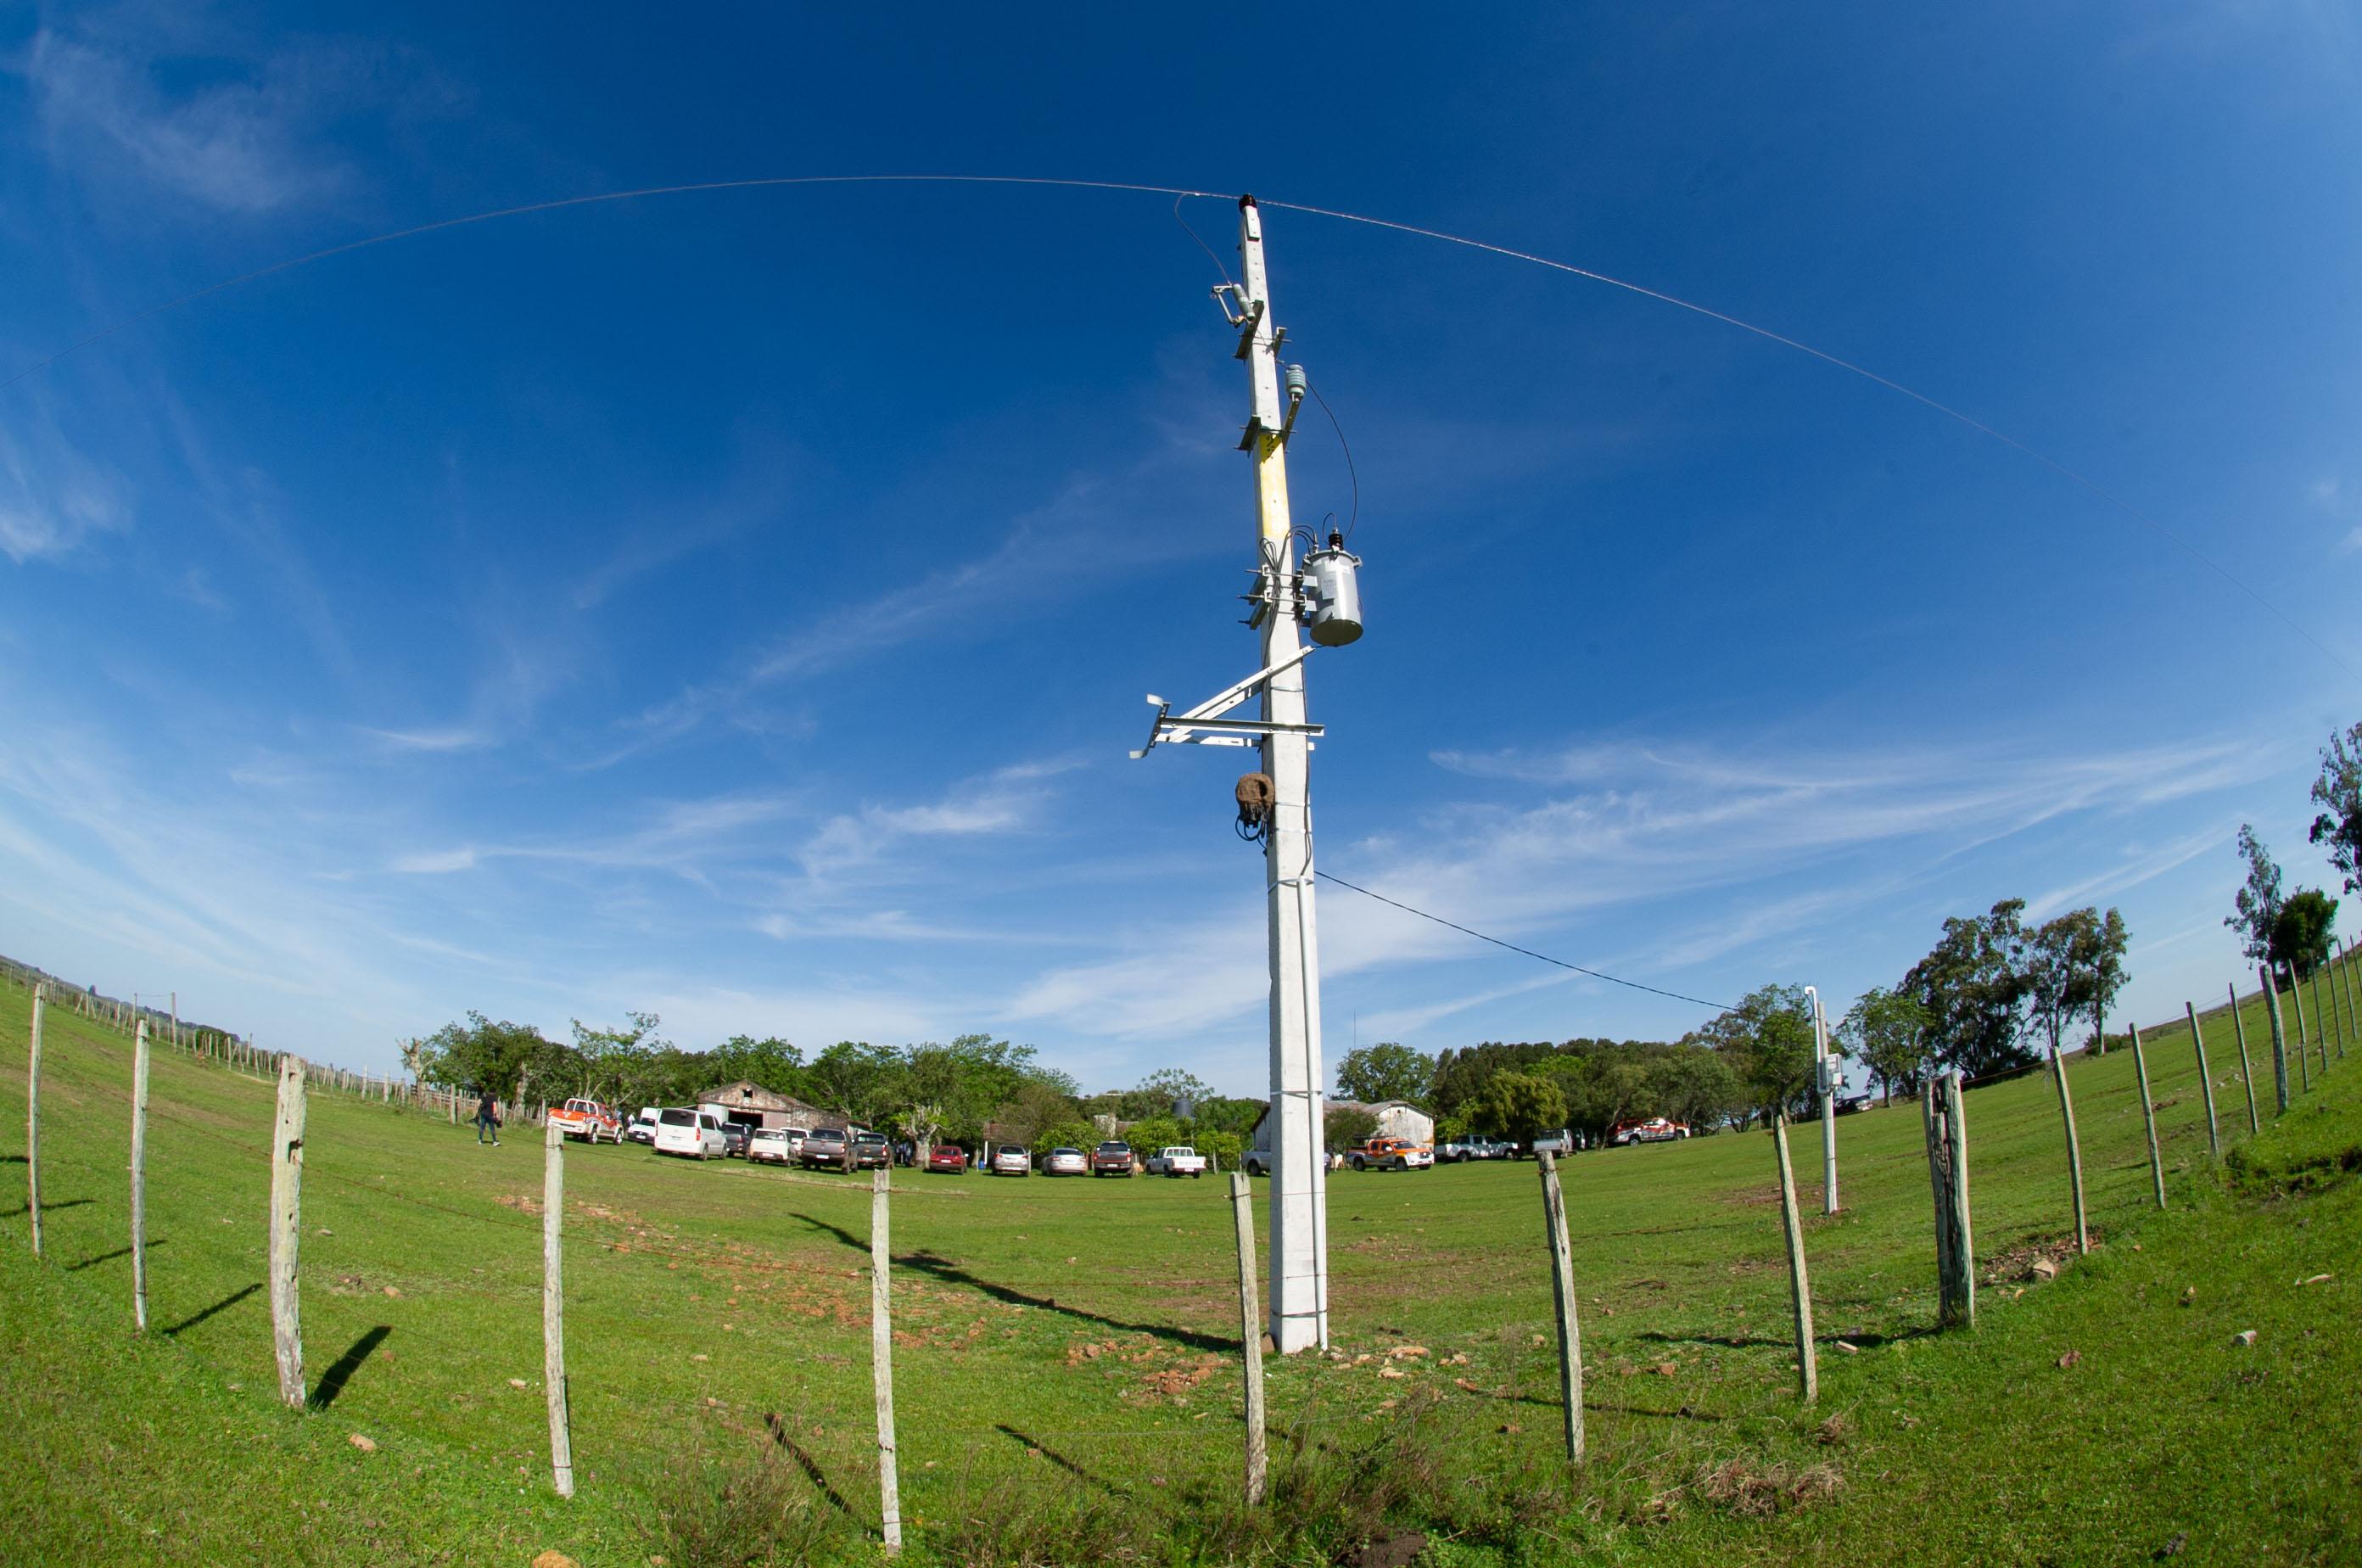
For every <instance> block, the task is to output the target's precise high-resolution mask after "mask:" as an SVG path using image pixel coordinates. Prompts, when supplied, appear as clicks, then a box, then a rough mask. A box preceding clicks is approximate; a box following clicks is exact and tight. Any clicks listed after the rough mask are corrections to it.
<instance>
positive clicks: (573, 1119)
mask: <svg viewBox="0 0 2362 1568" xmlns="http://www.w3.org/2000/svg"><path fill="white" fill-rule="evenodd" d="M549 1124H550V1125H551V1126H553V1127H555V1128H557V1130H558V1131H559V1132H562V1133H564V1134H565V1135H566V1136H567V1137H568V1138H581V1139H585V1140H587V1141H588V1142H590V1143H598V1142H599V1140H600V1139H602V1138H604V1139H605V1140H607V1142H609V1143H622V1142H623V1141H624V1123H623V1121H621V1120H620V1119H619V1118H618V1117H617V1116H616V1115H615V1113H614V1112H613V1111H612V1110H608V1109H607V1108H606V1107H605V1106H603V1105H602V1104H600V1103H599V1102H598V1101H597V1100H595V1099H569V1100H568V1101H567V1102H566V1109H565V1110H553V1111H551V1112H550V1113H549Z"/></svg>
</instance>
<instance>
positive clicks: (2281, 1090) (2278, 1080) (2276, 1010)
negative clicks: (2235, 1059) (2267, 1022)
mask: <svg viewBox="0 0 2362 1568" xmlns="http://www.w3.org/2000/svg"><path fill="white" fill-rule="evenodd" d="M2256 973H2257V974H2258V975H2260V976H2262V977H2263V980H2264V1010H2266V1011H2267V1012H2268V1013H2269V1014H2270V1015H2271V1021H2272V1093H2273V1095H2274V1096H2275V1097H2276V1099H2278V1101H2279V1110H2276V1111H2274V1112H2273V1114H2274V1115H2276V1116H2286V1115H2287V1114H2288V1105H2289V1085H2288V1032H2287V1031H2286V1030H2284V1029H2283V1028H2281V1027H2280V983H2279V980H2277V979H2276V978H2274V977H2273V976H2272V966H2270V965H2268V964H2260V965H2257V967H2256Z"/></svg>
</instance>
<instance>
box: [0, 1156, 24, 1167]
mask: <svg viewBox="0 0 2362 1568" xmlns="http://www.w3.org/2000/svg"><path fill="white" fill-rule="evenodd" d="M23 1164H25V1156H24V1155H22V1154H0V1165H23Z"/></svg>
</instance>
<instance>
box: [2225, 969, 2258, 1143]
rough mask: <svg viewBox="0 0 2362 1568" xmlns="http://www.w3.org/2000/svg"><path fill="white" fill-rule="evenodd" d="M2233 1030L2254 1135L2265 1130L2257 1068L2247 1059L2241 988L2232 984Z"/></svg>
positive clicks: (2248, 1114)
mask: <svg viewBox="0 0 2362 1568" xmlns="http://www.w3.org/2000/svg"><path fill="white" fill-rule="evenodd" d="M2228 989H2229V990H2230V992H2231V1032H2232V1033H2233V1034H2235V1035H2236V1036H2237V1037H2238V1040H2239V1082H2240V1083H2241V1084H2243V1085H2244V1086H2246V1090H2247V1133H2248V1135H2249V1136H2250V1137H2253V1136H2254V1135H2255V1134H2256V1133H2258V1132H2262V1131H2263V1130H2264V1123H2263V1120H2262V1118H2260V1117H2258V1116H2257V1114H2256V1069H2255V1068H2254V1066H2251V1065H2250V1064H2249V1063H2248V1061H2247V1025H2246V1020H2244V1019H2242V1018H2241V1017H2240V1016H2239V988H2238V987H2236V986H2231V987H2229V988H2228Z"/></svg>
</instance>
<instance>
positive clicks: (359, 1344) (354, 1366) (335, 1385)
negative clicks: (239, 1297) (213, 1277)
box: [248, 1286, 393, 1410]
mask: <svg viewBox="0 0 2362 1568" xmlns="http://www.w3.org/2000/svg"><path fill="white" fill-rule="evenodd" d="M252 1288H254V1287H253V1286H248V1289H252ZM392 1332H393V1329H392V1325H391V1324H387V1323H380V1324H379V1325H378V1326H377V1327H376V1328H374V1329H371V1330H370V1331H369V1332H368V1333H366V1334H363V1335H362V1336H361V1337H360V1338H359V1339H357V1340H355V1341H354V1342H353V1348H352V1349H350V1350H348V1351H347V1352H346V1353H344V1354H342V1355H340V1356H338V1357H337V1359H336V1363H335V1364H334V1365H332V1366H330V1367H329V1368H328V1370H327V1371H326V1372H324V1373H322V1374H321V1375H320V1383H319V1386H318V1387H316V1388H314V1389H313V1390H312V1397H310V1398H309V1399H306V1400H304V1405H305V1406H306V1407H307V1408H311V1409H315V1410H325V1409H326V1408H328V1407H329V1406H331V1405H333V1404H335V1403H336V1402H337V1395H339V1394H341V1393H343V1392H344V1391H345V1385H346V1384H348V1383H349V1382H351V1381H352V1377H353V1374H354V1373H356V1372H359V1370H360V1369H361V1363H363V1362H365V1361H367V1360H368V1359H369V1358H370V1352H372V1351H374V1350H376V1349H377V1347H378V1346H380V1345H381V1344H383V1343H385V1337H386V1336H387V1335H388V1334H390V1333H392Z"/></svg>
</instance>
